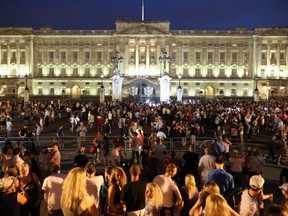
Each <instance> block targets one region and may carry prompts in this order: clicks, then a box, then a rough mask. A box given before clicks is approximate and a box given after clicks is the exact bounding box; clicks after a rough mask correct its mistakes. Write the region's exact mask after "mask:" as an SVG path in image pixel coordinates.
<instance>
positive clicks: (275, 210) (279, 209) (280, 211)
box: [263, 204, 288, 216]
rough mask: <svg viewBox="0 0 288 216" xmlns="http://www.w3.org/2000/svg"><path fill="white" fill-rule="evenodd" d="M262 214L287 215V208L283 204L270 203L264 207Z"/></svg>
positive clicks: (269, 215)
mask: <svg viewBox="0 0 288 216" xmlns="http://www.w3.org/2000/svg"><path fill="white" fill-rule="evenodd" d="M263 216H288V210H287V208H285V207H284V206H281V205H278V204H272V205H269V206H268V207H267V208H266V209H265V211H264V214H263Z"/></svg>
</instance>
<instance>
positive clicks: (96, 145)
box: [90, 132, 102, 164]
mask: <svg viewBox="0 0 288 216" xmlns="http://www.w3.org/2000/svg"><path fill="white" fill-rule="evenodd" d="M101 145H102V133H101V132H97V135H96V137H95V138H94V139H93V142H92V146H91V147H90V153H93V154H94V155H93V163H94V164H96V163H100V162H101V161H100V160H99V152H100V148H101Z"/></svg>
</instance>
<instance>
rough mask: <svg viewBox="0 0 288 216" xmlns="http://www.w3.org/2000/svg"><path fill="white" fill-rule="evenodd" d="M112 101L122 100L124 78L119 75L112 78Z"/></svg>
mask: <svg viewBox="0 0 288 216" xmlns="http://www.w3.org/2000/svg"><path fill="white" fill-rule="evenodd" d="M111 79H112V101H113V100H119V101H121V100H122V82H123V78H122V77H120V76H119V75H114V76H113V77H112V78H111Z"/></svg>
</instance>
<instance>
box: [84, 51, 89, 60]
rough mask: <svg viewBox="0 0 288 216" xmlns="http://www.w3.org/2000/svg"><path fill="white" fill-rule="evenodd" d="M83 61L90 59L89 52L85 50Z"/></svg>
mask: <svg viewBox="0 0 288 216" xmlns="http://www.w3.org/2000/svg"><path fill="white" fill-rule="evenodd" d="M85 61H90V52H85Z"/></svg>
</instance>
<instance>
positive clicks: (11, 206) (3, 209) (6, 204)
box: [0, 192, 20, 216]
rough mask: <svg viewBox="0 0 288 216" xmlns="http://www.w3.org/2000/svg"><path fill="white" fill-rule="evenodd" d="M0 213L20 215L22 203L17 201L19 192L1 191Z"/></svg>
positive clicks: (13, 215)
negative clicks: (7, 192) (6, 192)
mask: <svg viewBox="0 0 288 216" xmlns="http://www.w3.org/2000/svg"><path fill="white" fill-rule="evenodd" d="M0 215H9V216H19V215H20V203H18V201H17V192H13V193H9V194H5V193H0Z"/></svg>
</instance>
